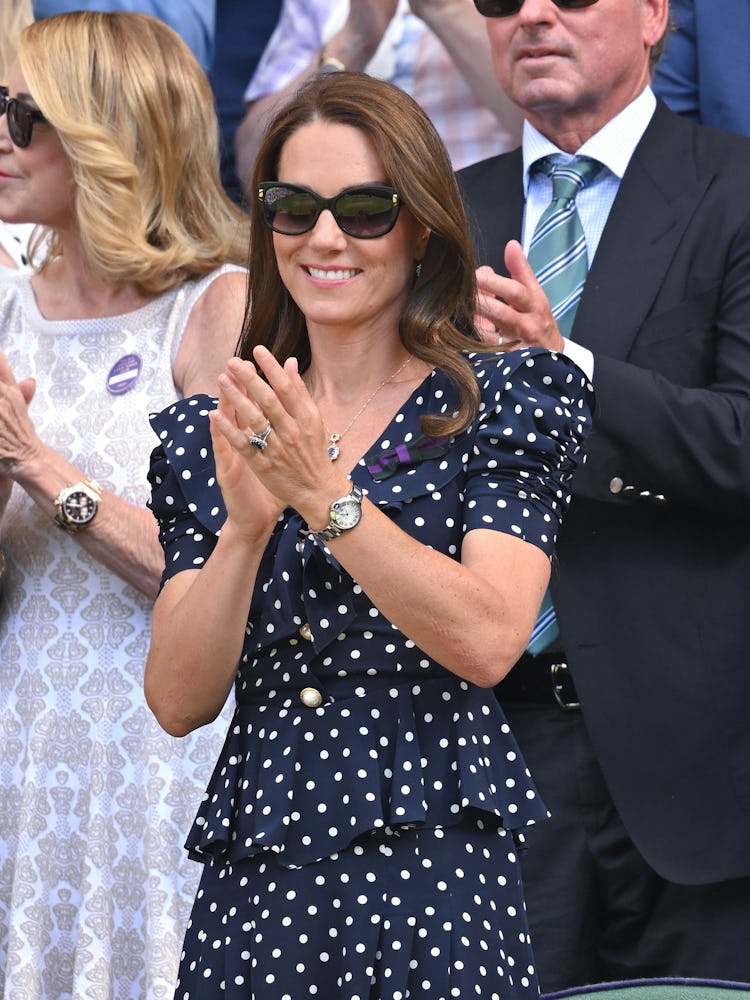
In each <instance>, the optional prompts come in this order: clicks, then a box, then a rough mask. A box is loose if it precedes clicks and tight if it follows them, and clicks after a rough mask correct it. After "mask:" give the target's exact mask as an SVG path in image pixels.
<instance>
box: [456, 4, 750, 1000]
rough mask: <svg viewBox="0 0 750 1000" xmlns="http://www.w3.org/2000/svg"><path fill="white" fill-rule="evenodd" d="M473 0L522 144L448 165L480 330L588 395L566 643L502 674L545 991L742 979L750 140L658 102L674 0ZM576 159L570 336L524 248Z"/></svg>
mask: <svg viewBox="0 0 750 1000" xmlns="http://www.w3.org/2000/svg"><path fill="white" fill-rule="evenodd" d="M475 3H476V5H477V7H479V9H480V10H481V11H482V12H483V13H484V14H485V15H486V16H487V27H488V32H489V36H490V41H491V44H492V50H493V57H494V64H495V71H496V74H497V76H498V79H499V81H500V83H501V85H502V86H503V88H504V89H505V91H506V92H507V93H508V94H509V95H510V96H511V97H512V99H513V100H514V101H515V102H516V103H517V104H518V105H519V107H520V108H521V109H522V111H523V113H524V117H525V124H524V137H523V146H522V149H521V150H517V151H515V152H513V153H508V154H504V155H503V156H499V157H495V158H493V159H491V160H486V161H484V162H482V163H478V164H475V165H473V166H471V167H468V168H467V169H465V170H464V171H462V172H461V173H460V175H459V177H460V180H461V184H462V187H463V190H464V192H465V196H466V202H467V207H468V210H469V214H470V217H471V218H472V219H473V221H474V226H475V231H476V241H477V246H478V250H479V260H480V262H483V263H484V264H485V265H488V266H484V267H481V268H480V269H479V271H478V278H479V284H480V292H481V295H480V312H481V313H482V326H483V328H484V330H485V332H486V334H487V336H494V337H495V338H496V337H497V335H498V334H499V335H500V338H501V339H504V340H508V341H519V342H520V343H522V344H532V345H534V344H536V345H543V346H547V347H549V348H551V349H553V350H565V351H567V352H568V353H569V354H570V355H571V356H574V357H576V359H577V360H579V363H580V364H582V365H588V366H589V369H590V370H593V381H594V387H595V389H596V394H597V401H598V405H597V413H596V416H595V422H594V431H593V432H592V435H591V437H590V439H589V441H590V445H589V448H588V459H587V463H586V465H585V466H584V468H583V469H582V471H581V473H580V474H579V475H578V477H577V479H576V482H575V484H574V499H573V503H572V505H571V508H570V511H569V513H568V516H567V519H566V520H565V522H564V524H563V527H562V531H561V535H560V538H559V543H558V551H557V559H556V565H555V566H554V567H553V573H552V579H551V594H552V598H553V604H554V607H555V610H556V614H557V618H558V623H559V628H560V637H559V639H558V640H557V641H556V642H555V643H553V645H552V646H550V647H548V649H547V650H545V651H544V652H542V653H539V655H537V656H535V657H534V656H531V655H529V654H527V655H525V656H524V657H523V658H522V660H521V661H520V662H519V663H518V664H517V665H516V667H515V668H514V669H513V670H512V671H511V673H510V675H509V676H508V678H507V680H506V681H504V682H503V683H502V684H501V685H500V687H499V688H498V697H499V698H500V700H501V703H502V704H503V707H504V709H505V710H506V713H507V715H508V717H509V721H510V724H511V727H512V729H513V731H514V733H515V735H516V737H517V739H518V740H519V743H520V745H521V748H522V750H523V752H524V755H525V757H526V760H527V763H528V764H529V767H530V769H531V771H532V774H533V775H534V777H535V778H536V780H537V784H538V786H539V789H540V791H541V793H542V796H543V798H544V799H545V801H546V802H547V805H548V807H549V809H550V811H551V813H552V819H551V821H550V822H548V823H547V824H541V825H540V826H539V827H537V828H534V829H532V830H531V831H530V833H529V836H528V838H527V839H528V843H529V850H528V851H527V852H526V855H525V857H524V859H523V866H524V879H525V883H526V892H527V903H528V910H529V916H530V923H531V930H532V940H533V943H534V947H535V951H536V953H537V962H538V968H539V975H540V982H541V986H542V989H543V990H544V991H551V990H554V989H563V988H566V987H569V986H574V985H580V984H582V983H585V982H595V981H601V980H607V979H623V978H634V977H639V976H686V977H711V978H723V979H734V980H742V981H750V722H749V718H750V653H749V651H748V640H747V639H746V638H745V633H746V629H747V626H748V625H750V601H749V596H750V197H749V196H748V181H747V178H748V177H750V141H748V140H746V139H744V138H740V137H738V136H732V135H729V134H725V133H719V132H714V131H712V130H709V129H704V128H701V127H700V126H695V125H693V124H691V123H689V122H687V121H686V120H684V119H683V118H680V117H679V116H677V115H675V114H673V113H672V112H671V111H669V110H668V109H667V108H666V107H665V106H664V105H663V104H661V103H658V102H657V100H656V99H655V98H654V96H653V93H652V92H651V89H650V86H649V82H650V69H651V63H652V61H653V56H654V51H655V49H657V48H658V46H659V45H660V43H661V39H662V37H663V33H664V31H665V28H666V24H667V19H668V9H667V5H668V0H598V2H597V0H589V3H588V4H586V5H583V6H581V5H580V4H579V5H578V6H573V5H571V4H570V0H556V2H553V0H525V2H521V3H518V2H516V3H515V4H514V3H513V2H512V0H475ZM514 7H515V8H516V9H515V10H514V9H513V8H514ZM717 16H718V15H717ZM571 154H582V155H583V154H586V155H588V156H590V157H592V158H594V159H596V160H598V161H599V162H601V163H602V164H603V166H602V168H601V169H600V171H599V173H598V174H597V175H596V177H595V178H594V180H593V181H592V182H591V183H590V184H589V185H588V187H586V188H585V189H584V190H582V191H581V192H580V194H579V195H578V197H577V203H578V210H579V214H580V217H581V222H582V227H583V231H584V234H585V238H586V243H587V248H588V261H589V271H588V276H587V278H586V280H585V285H584V288H583V294H582V297H581V299H580V303H579V305H578V309H577V312H576V314H575V318H574V321H573V325H572V329H571V330H570V332H569V333H568V334H567V337H566V338H565V339H564V338H563V337H562V336H561V333H560V330H559V328H558V324H557V322H556V321H555V319H554V318H553V315H552V311H551V308H550V303H549V301H548V299H547V297H546V295H545V294H544V291H543V290H542V288H541V285H540V284H539V283H538V282H537V280H536V278H535V276H534V273H533V271H532V269H531V268H530V266H529V264H528V262H527V260H526V257H525V256H524V253H523V251H522V247H523V248H524V249H526V248H528V246H529V243H530V241H531V234H532V232H533V231H534V226H535V224H536V222H537V221H538V219H539V217H540V214H541V212H542V210H543V208H544V204H545V202H548V201H549V199H550V178H549V176H547V173H545V172H536V171H535V170H534V169H532V162H533V161H535V160H537V159H538V158H539V157H545V156H550V155H551V156H552V157H553V160H555V161H559V160H564V161H568V160H569V159H570V155H571ZM509 241H510V242H509ZM516 241H520V245H519V242H516ZM561 664H562V666H560V665H561ZM578 704H579V705H580V707H576V705H578Z"/></svg>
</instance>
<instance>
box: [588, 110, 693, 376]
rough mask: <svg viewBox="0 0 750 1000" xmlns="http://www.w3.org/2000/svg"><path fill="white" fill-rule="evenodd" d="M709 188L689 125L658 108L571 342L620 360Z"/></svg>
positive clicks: (615, 210)
mask: <svg viewBox="0 0 750 1000" xmlns="http://www.w3.org/2000/svg"><path fill="white" fill-rule="evenodd" d="M710 182H711V177H710V176H709V177H699V176H698V175H697V174H696V167H695V159H694V155H693V148H692V127H691V126H690V125H688V124H687V123H685V122H683V121H682V120H681V119H679V118H678V117H677V116H676V115H673V114H672V113H671V112H670V111H668V110H667V109H666V107H665V106H663V105H661V104H659V105H658V106H657V109H656V112H655V113H654V117H653V118H652V120H651V123H650V125H649V127H648V128H647V130H646V132H645V133H644V136H643V138H642V139H641V141H640V143H639V144H638V146H637V148H636V150H635V153H634V154H633V158H632V159H631V161H630V164H629V166H628V169H627V170H626V172H625V176H624V177H623V179H622V183H621V185H620V189H619V191H618V194H617V197H616V199H615V202H614V205H613V206H612V211H611V212H610V215H609V218H608V220H607V224H606V226H605V228H604V232H603V233H602V238H601V241H600V243H599V246H598V248H597V251H596V256H595V258H594V261H593V263H592V265H591V270H590V271H589V275H588V278H587V280H586V287H585V289H584V293H583V296H582V298H581V302H580V305H579V307H578V312H577V314H576V320H575V324H574V326H573V331H572V334H571V339H572V340H574V341H576V342H578V343H581V344H583V345H584V346H585V347H588V348H589V349H590V350H592V351H594V352H597V351H599V352H601V353H602V354H605V355H607V356H609V357H613V358H620V359H625V358H627V356H628V354H629V352H630V349H631V347H632V345H633V341H634V340H635V338H636V336H637V333H638V331H639V330H640V328H641V326H642V324H643V321H644V319H645V318H646V316H647V315H648V313H649V311H650V309H651V308H652V306H653V303H654V300H655V299H656V297H657V295H658V293H659V289H660V288H661V285H662V282H663V281H664V277H665V273H666V271H667V269H668V268H669V265H670V262H671V261H672V258H673V257H674V254H675V252H676V250H677V247H678V244H679V242H680V240H681V239H682V237H683V235H684V233H685V229H686V228H687V226H688V224H689V222H690V219H691V218H692V216H693V213H694V211H695V209H696V206H697V205H698V203H699V202H700V200H701V198H702V197H703V194H704V192H705V190H706V188H707V187H708V185H709V184H710Z"/></svg>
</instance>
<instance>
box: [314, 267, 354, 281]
mask: <svg viewBox="0 0 750 1000" xmlns="http://www.w3.org/2000/svg"><path fill="white" fill-rule="evenodd" d="M307 273H308V274H309V275H310V277H311V278H315V279H316V280H317V281H346V280H347V278H354V277H356V276H357V275H358V274H359V273H360V272H359V271H358V270H357V269H356V268H352V267H347V268H343V267H342V268H338V269H337V270H332V269H330V268H325V269H323V268H321V267H308V268H307Z"/></svg>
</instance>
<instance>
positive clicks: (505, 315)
mask: <svg viewBox="0 0 750 1000" xmlns="http://www.w3.org/2000/svg"><path fill="white" fill-rule="evenodd" d="M505 265H506V267H507V268H508V272H509V274H510V277H509V278H506V277H503V276H502V275H499V274H497V273H496V272H495V271H493V270H492V268H491V267H487V266H486V265H483V266H482V267H479V268H477V293H478V294H477V314H476V324H477V329H478V330H479V333H480V334H481V336H482V337H483V338H484V340H486V341H487V342H488V343H493V344H496V343H497V342H498V339H499V340H500V342H501V343H507V344H508V348H509V349H511V350H512V349H515V348H518V347H546V348H547V349H548V350H551V351H562V350H563V348H564V341H563V338H562V335H561V333H560V331H559V329H558V327H557V323H556V321H555V318H554V316H553V315H552V309H551V308H550V304H549V299H548V298H547V296H546V295H545V293H544V290H543V289H542V286H541V285H540V284H539V282H538V281H537V279H536V275H535V274H534V272H533V271H532V269H531V267H530V266H529V262H528V261H527V260H526V257H525V255H524V252H523V250H522V249H521V244H520V243H519V242H518V241H517V240H511V241H510V242H509V243H508V244H507V246H506V248H505Z"/></svg>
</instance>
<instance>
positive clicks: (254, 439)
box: [248, 423, 271, 451]
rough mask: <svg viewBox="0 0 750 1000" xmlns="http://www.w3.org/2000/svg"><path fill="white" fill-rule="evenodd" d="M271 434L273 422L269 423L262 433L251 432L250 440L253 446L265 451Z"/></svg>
mask: <svg viewBox="0 0 750 1000" xmlns="http://www.w3.org/2000/svg"><path fill="white" fill-rule="evenodd" d="M270 436H271V424H270V423H269V424H268V426H267V427H266V429H265V430H264V431H263V433H262V434H251V435H250V437H249V438H248V441H249V442H250V444H251V445H252V446H253V448H257V449H258V451H265V450H266V448H267V447H268V439H269V437H270Z"/></svg>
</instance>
